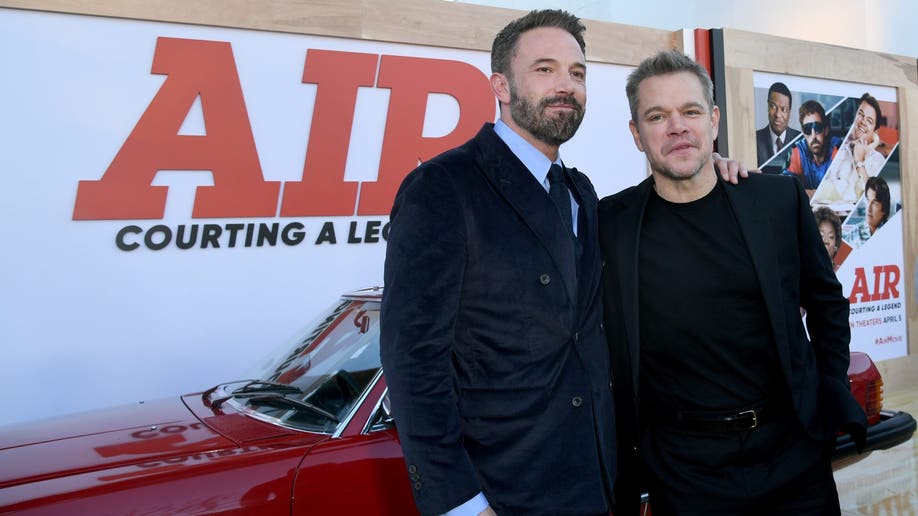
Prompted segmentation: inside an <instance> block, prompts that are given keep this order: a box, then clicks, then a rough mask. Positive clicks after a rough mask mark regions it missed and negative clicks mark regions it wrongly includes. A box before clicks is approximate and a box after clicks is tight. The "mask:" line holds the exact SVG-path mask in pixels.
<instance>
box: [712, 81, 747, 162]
mask: <svg viewBox="0 0 918 516" xmlns="http://www.w3.org/2000/svg"><path fill="white" fill-rule="evenodd" d="M724 79H725V81H726V84H728V85H729V88H730V91H753V89H754V86H753V84H752V70H749V69H747V68H736V67H732V66H728V67H727V68H726V70H724ZM753 100H754V98H753V95H727V96H726V98H725V102H726V106H727V110H726V111H727V113H726V116H727V133H728V134H727V141H728V142H730V145H729V149H728V150H723V152H722V154H725V155H727V156H729V157H731V158H733V159H739V160H740V161H742V162H743V163H751V164H753V165H754V164H755V162H756V154H755V138H749V137H748V135H750V134H753V135H754V134H755V130H756V127H755V117H753V116H749V115H748V114H747V113H754V112H755V108H754V107H753V105H752V104H753ZM721 116H724V114H723V113H721ZM718 148H720V147H718ZM747 156H751V157H750V158H747Z"/></svg>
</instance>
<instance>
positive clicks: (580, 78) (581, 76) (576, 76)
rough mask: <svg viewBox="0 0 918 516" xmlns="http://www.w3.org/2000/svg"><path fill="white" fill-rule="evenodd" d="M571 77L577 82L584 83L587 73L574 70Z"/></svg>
mask: <svg viewBox="0 0 918 516" xmlns="http://www.w3.org/2000/svg"><path fill="white" fill-rule="evenodd" d="M571 77H573V78H574V79H575V80H577V81H580V82H583V81H585V80H586V72H584V71H581V70H574V71H573V72H571Z"/></svg>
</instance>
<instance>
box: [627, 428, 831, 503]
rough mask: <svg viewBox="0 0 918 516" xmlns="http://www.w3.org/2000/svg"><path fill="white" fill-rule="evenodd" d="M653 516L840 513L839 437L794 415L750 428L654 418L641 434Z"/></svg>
mask: <svg viewBox="0 0 918 516" xmlns="http://www.w3.org/2000/svg"><path fill="white" fill-rule="evenodd" d="M642 444H643V459H644V467H645V470H646V471H645V472H644V473H645V478H646V479H647V480H648V482H649V485H648V490H649V493H650V507H651V511H652V512H653V514H654V516H670V515H678V516H690V515H698V516H702V515H704V516H747V515H749V516H759V515H761V516H765V515H768V516H772V515H794V516H823V515H833V516H834V515H838V514H840V512H841V511H840V509H839V502H838V490H837V489H836V487H835V479H834V477H833V476H832V450H833V449H834V444H835V443H834V442H819V441H815V440H813V439H812V438H810V437H809V436H807V435H806V433H805V432H804V431H803V428H802V427H801V426H800V423H799V422H798V421H797V419H796V417H794V415H793V414H787V415H786V416H781V417H779V418H778V419H775V420H773V421H770V422H767V423H764V424H762V425H760V426H759V427H757V428H755V429H752V430H745V431H735V432H716V433H715V432H693V431H686V430H680V429H677V428H672V427H669V426H666V425H665V424H654V425H652V426H649V427H648V428H647V431H645V432H644V437H643V440H642Z"/></svg>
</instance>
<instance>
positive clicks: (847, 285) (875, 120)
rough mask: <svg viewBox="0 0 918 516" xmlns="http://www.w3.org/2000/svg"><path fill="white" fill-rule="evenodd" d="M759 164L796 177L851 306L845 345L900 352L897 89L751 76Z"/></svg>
mask: <svg viewBox="0 0 918 516" xmlns="http://www.w3.org/2000/svg"><path fill="white" fill-rule="evenodd" d="M753 84H754V87H755V100H754V102H755V129H756V135H755V136H756V154H757V165H758V167H759V169H761V171H762V172H763V173H765V174H783V175H787V176H791V177H794V178H796V179H797V180H798V181H800V183H801V185H802V186H803V188H804V189H805V190H806V193H807V195H808V196H809V198H810V206H811V207H812V209H813V215H814V217H815V218H816V223H817V227H818V228H819V232H820V234H821V236H822V241H823V244H824V245H825V248H826V252H827V253H828V255H829V257H830V258H831V260H832V265H833V269H834V270H835V274H836V276H837V277H838V280H839V282H840V283H841V285H842V289H843V291H844V295H845V296H846V297H847V298H848V300H849V302H850V316H849V324H850V326H851V349H852V350H855V351H865V352H868V353H869V354H870V355H871V357H872V358H874V359H875V360H882V359H886V358H893V357H896V356H903V355H905V354H906V352H907V347H906V339H905V336H906V328H905V319H906V317H905V314H906V313H907V312H906V309H905V295H904V293H905V292H904V289H905V287H904V281H903V277H904V274H903V272H904V270H903V262H904V259H903V238H902V235H903V233H902V214H901V210H902V208H903V207H902V187H901V180H900V179H901V170H900V161H899V150H900V149H899V139H900V137H899V131H900V129H901V128H900V120H899V104H898V100H897V96H896V90H895V88H890V87H886V86H877V85H869V84H856V83H849V82H841V81H830V80H825V79H815V78H810V77H800V76H791V75H779V74H772V73H760V72H756V73H755V74H754V75H753Z"/></svg>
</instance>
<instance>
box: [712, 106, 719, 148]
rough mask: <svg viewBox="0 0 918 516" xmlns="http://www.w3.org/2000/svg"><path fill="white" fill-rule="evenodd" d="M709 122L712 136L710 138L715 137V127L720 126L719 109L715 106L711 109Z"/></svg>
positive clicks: (714, 138)
mask: <svg viewBox="0 0 918 516" xmlns="http://www.w3.org/2000/svg"><path fill="white" fill-rule="evenodd" d="M711 124H712V125H713V129H714V131H713V134H714V136H713V138H711V140H712V141H713V140H716V139H717V128H718V127H720V109H719V108H718V107H717V106H714V109H712V110H711Z"/></svg>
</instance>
